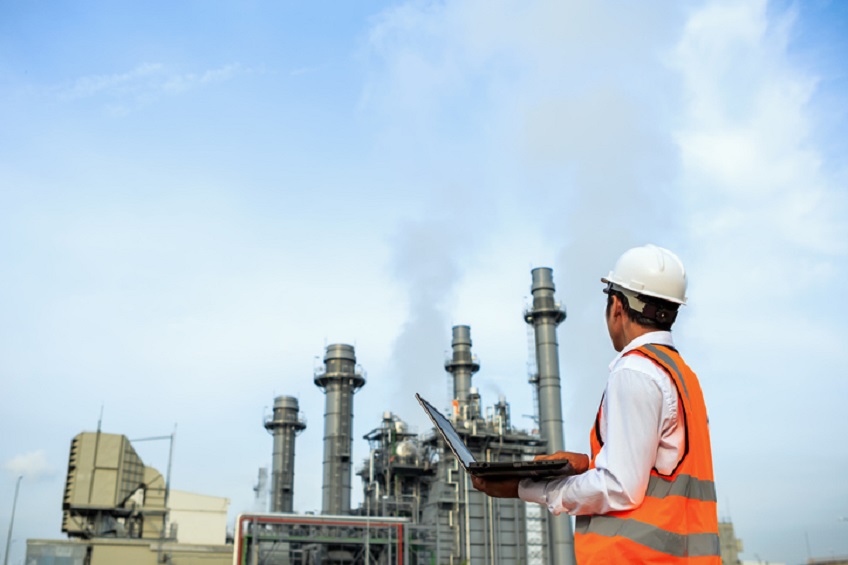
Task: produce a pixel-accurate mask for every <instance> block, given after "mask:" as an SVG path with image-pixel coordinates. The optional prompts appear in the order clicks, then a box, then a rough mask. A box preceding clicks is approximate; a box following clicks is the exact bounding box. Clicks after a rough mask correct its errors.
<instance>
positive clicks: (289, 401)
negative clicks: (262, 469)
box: [265, 396, 306, 512]
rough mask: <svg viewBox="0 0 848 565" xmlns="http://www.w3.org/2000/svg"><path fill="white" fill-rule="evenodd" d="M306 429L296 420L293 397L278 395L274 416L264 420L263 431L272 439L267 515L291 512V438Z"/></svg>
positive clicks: (295, 401)
mask: <svg viewBox="0 0 848 565" xmlns="http://www.w3.org/2000/svg"><path fill="white" fill-rule="evenodd" d="M304 428H306V424H305V423H304V422H303V420H301V419H300V418H299V417H298V404H297V398H294V397H292V396H278V397H277V398H275V399H274V415H273V416H272V417H271V418H270V419H268V420H266V421H265V429H266V430H268V431H269V432H270V433H271V434H272V435H273V436H274V453H273V459H272V461H271V485H272V487H271V489H272V490H271V512H292V511H293V509H294V437H295V435H297V434H298V433H299V432H301V431H302V430H303V429H304Z"/></svg>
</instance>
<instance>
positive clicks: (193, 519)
mask: <svg viewBox="0 0 848 565" xmlns="http://www.w3.org/2000/svg"><path fill="white" fill-rule="evenodd" d="M229 506H230V501H229V499H227V498H221V497H219V496H207V495H204V494H194V493H191V492H185V491H181V490H173V489H172V490H171V492H170V495H169V496H168V523H169V524H170V531H171V532H173V534H174V537H175V538H176V542H177V543H182V544H192V545H224V544H226V543H227V509H228V508H229Z"/></svg>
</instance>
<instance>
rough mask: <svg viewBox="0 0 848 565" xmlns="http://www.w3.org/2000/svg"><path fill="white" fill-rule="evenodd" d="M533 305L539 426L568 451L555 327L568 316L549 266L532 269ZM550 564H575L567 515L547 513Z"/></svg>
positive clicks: (550, 442) (551, 442)
mask: <svg viewBox="0 0 848 565" xmlns="http://www.w3.org/2000/svg"><path fill="white" fill-rule="evenodd" d="M532 275H533V286H532V287H531V291H532V293H533V307H532V308H531V309H530V310H527V311H526V312H525V313H524V320H525V321H526V322H527V323H528V324H532V326H533V331H534V333H535V335H536V366H537V368H538V370H539V379H538V383H537V385H536V386H537V387H538V390H537V392H538V394H537V395H536V397H537V398H538V399H539V400H538V402H539V430H540V432H541V435H542V439H543V440H545V443H546V444H547V451H548V453H554V452H555V451H565V439H564V437H563V433H562V392H561V388H560V379H559V354H558V352H557V337H556V328H557V326H558V325H559V324H560V323H561V322H562V321H563V320H565V310H563V309H562V308H560V306H559V304H557V303H556V302H555V301H554V279H553V272H552V271H551V269H550V268H548V267H539V268H538V269H533V271H532ZM548 540H550V541H549V548H550V557H551V560H550V563H551V565H574V563H575V559H574V534H573V532H572V530H571V521H570V520H569V519H568V517H567V516H566V517H562V516H560V517H554V516H548Z"/></svg>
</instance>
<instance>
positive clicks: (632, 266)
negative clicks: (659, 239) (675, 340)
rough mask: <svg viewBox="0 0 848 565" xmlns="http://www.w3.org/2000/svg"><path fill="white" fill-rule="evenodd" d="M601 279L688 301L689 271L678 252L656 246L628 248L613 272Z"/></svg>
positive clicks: (640, 292)
mask: <svg viewBox="0 0 848 565" xmlns="http://www.w3.org/2000/svg"><path fill="white" fill-rule="evenodd" d="M601 281H602V282H605V283H608V284H612V285H614V286H616V287H619V288H622V289H626V290H629V291H631V292H632V293H634V294H637V295H638V294H643V295H645V296H653V297H655V298H661V299H663V300H667V301H669V302H673V303H675V304H686V270H685V269H684V268H683V263H681V262H680V259H678V258H677V255H675V254H674V253H672V252H671V251H669V250H668V249H663V248H662V247H657V246H656V245H644V246H642V247H634V248H633V249H628V250H627V251H625V252H624V254H623V255H622V256H621V257H619V258H618V261H616V263H615V268H614V269H613V270H612V271H610V274H608V275H607V276H606V277H604V278H602V279H601Z"/></svg>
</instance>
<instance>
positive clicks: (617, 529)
mask: <svg viewBox="0 0 848 565" xmlns="http://www.w3.org/2000/svg"><path fill="white" fill-rule="evenodd" d="M575 531H576V532H577V533H578V534H598V535H601V536H604V537H613V536H615V537H621V538H624V539H627V540H630V541H632V542H635V543H638V544H639V545H644V546H645V547H649V548H651V549H653V550H654V551H659V552H661V553H665V554H667V555H672V556H674V557H705V556H713V555H721V546H720V544H719V540H718V534H688V535H684V534H675V533H673V532H669V531H667V530H663V529H662V528H658V527H656V526H652V525H650V524H645V523H644V522H639V521H638V520H633V519H630V518H616V517H615V516H591V517H589V516H578V517H577V525H576V529H575Z"/></svg>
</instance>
